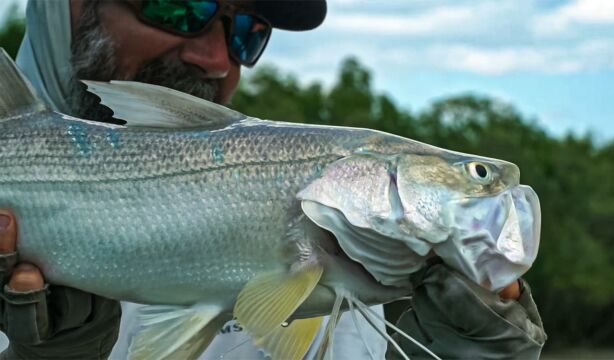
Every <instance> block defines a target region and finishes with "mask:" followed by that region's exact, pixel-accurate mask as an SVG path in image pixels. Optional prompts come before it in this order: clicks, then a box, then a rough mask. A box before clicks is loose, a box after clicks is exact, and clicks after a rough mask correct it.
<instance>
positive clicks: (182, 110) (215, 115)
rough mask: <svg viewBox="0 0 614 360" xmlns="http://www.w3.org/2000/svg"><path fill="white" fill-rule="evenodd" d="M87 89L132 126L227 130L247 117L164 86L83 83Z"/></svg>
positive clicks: (118, 82)
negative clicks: (227, 127)
mask: <svg viewBox="0 0 614 360" xmlns="http://www.w3.org/2000/svg"><path fill="white" fill-rule="evenodd" d="M83 83H84V84H85V85H87V90H88V91H89V92H91V93H93V94H95V95H96V96H98V97H100V100H101V104H103V105H105V106H107V107H109V108H110V109H111V110H113V117H114V118H116V119H121V120H125V121H126V122H127V124H126V125H127V126H130V127H135V126H139V127H157V128H160V127H162V128H201V129H206V130H216V129H222V128H225V127H226V126H228V125H231V124H233V123H235V122H238V121H239V120H242V119H245V118H246V116H245V115H243V114H241V113H239V112H237V111H234V110H231V109H228V108H227V107H224V106H222V105H218V104H215V103H213V102H210V101H207V100H204V99H201V98H198V97H196V96H192V95H189V94H186V93H182V92H180V91H177V90H173V89H169V88H165V87H163V86H158V85H151V84H145V83H140V82H134V81H111V82H100V81H89V80H83Z"/></svg>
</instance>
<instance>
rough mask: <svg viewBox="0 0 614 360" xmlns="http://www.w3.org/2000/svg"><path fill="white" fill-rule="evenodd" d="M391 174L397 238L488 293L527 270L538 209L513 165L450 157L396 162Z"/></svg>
mask: <svg viewBox="0 0 614 360" xmlns="http://www.w3.org/2000/svg"><path fill="white" fill-rule="evenodd" d="M396 169H397V172H396V186H397V189H398V194H399V206H400V209H399V210H398V211H399V212H400V211H402V212H403V218H402V219H401V220H400V221H398V224H399V229H400V230H401V233H406V234H412V235H413V236H414V237H415V238H417V239H420V240H423V242H424V243H426V244H428V246H430V247H431V250H432V253H434V254H436V255H438V256H439V257H441V258H442V259H443V260H444V262H445V263H447V264H448V265H450V266H452V267H453V268H455V269H456V270H458V271H460V272H462V273H463V274H465V275H466V276H468V277H469V278H470V279H472V280H473V281H475V282H476V283H478V284H480V285H482V286H484V287H486V288H488V289H491V290H493V291H496V290H500V289H501V288H503V287H505V286H506V285H508V284H509V283H511V282H512V281H513V280H515V279H517V278H519V277H520V276H521V275H522V274H524V273H525V272H526V271H527V270H528V269H529V268H530V267H531V265H532V264H533V262H534V261H535V258H536V256H537V251H538V248H539V240H540V237H539V236H540V227H541V211H540V207H539V199H538V197H537V195H536V193H535V192H534V191H533V189H531V188H530V187H529V186H524V185H520V183H519V181H520V170H519V169H518V166H516V165H515V164H513V163H510V162H507V161H502V160H497V159H490V158H485V157H477V156H471V155H465V154H459V153H452V152H450V153H445V154H443V156H442V155H418V156H416V155H407V156H403V157H401V158H400V159H399V161H398V165H397V168H396ZM389 226H390V224H389ZM409 244H411V243H409ZM422 253H423V251H422Z"/></svg>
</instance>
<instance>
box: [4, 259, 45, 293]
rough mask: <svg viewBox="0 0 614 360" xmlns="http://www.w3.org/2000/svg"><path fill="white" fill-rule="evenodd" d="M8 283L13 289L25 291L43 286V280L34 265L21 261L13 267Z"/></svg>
mask: <svg viewBox="0 0 614 360" xmlns="http://www.w3.org/2000/svg"><path fill="white" fill-rule="evenodd" d="M8 285H9V288H11V290H13V291H19V292H26V291H32V290H39V289H42V288H43V287H44V286H45V280H44V279H43V274H42V273H41V271H40V270H39V269H38V268H37V267H36V266H34V265H32V264H28V263H23V264H19V265H17V266H16V267H15V269H14V270H13V273H12V274H11V279H10V280H9V284H8Z"/></svg>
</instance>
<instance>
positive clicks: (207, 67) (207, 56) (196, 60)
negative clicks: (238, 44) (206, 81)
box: [179, 20, 231, 78]
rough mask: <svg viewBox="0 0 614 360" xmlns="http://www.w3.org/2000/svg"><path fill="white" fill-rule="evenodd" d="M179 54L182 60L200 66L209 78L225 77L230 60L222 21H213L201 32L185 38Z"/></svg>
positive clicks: (229, 66) (228, 69)
mask: <svg viewBox="0 0 614 360" xmlns="http://www.w3.org/2000/svg"><path fill="white" fill-rule="evenodd" d="M179 56H180V58H181V60H183V61H184V62H186V63H188V64H193V65H196V66H198V67H199V68H201V69H202V70H203V71H204V72H205V73H206V76H207V77H209V78H223V77H225V76H226V75H227V74H228V72H229V71H230V68H231V60H230V57H229V56H228V46H227V44H226V32H225V30H224V24H223V23H222V21H221V20H217V21H215V23H213V24H211V27H210V28H209V29H208V30H207V31H205V32H204V33H203V34H201V35H199V36H197V37H195V38H190V39H187V40H186V42H185V45H184V46H183V48H182V50H181V53H180V55H179Z"/></svg>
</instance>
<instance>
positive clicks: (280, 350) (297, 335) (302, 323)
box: [254, 317, 322, 360]
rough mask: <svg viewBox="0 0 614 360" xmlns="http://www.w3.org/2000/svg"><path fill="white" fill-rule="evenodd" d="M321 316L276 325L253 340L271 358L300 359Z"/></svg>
mask: <svg viewBox="0 0 614 360" xmlns="http://www.w3.org/2000/svg"><path fill="white" fill-rule="evenodd" d="M321 323H322V317H317V318H310V319H300V320H294V321H292V323H291V324H290V325H289V326H287V327H283V326H278V327H277V328H276V329H275V330H273V331H272V332H270V333H269V335H268V336H266V337H264V338H261V339H259V340H257V341H255V342H254V344H255V345H256V346H260V347H262V348H263V349H265V350H266V351H267V352H268V353H269V355H271V358H272V359H273V360H276V359H284V360H286V359H287V360H300V359H302V358H303V357H304V356H305V353H306V352H307V350H309V346H310V345H311V343H312V342H313V339H314V338H315V336H316V335H317V333H318V330H319V329H320V324H321Z"/></svg>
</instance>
